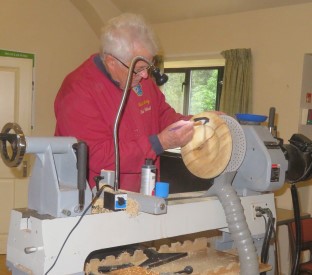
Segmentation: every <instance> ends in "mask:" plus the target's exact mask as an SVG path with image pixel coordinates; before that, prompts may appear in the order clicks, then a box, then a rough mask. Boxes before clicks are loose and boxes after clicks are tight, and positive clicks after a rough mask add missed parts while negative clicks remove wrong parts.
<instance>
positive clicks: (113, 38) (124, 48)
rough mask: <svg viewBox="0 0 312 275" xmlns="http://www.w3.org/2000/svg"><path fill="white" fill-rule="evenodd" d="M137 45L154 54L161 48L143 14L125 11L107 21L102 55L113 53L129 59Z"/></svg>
mask: <svg viewBox="0 0 312 275" xmlns="http://www.w3.org/2000/svg"><path fill="white" fill-rule="evenodd" d="M135 45H139V46H141V47H143V48H144V49H146V50H147V51H148V52H149V53H150V54H151V55H152V56H155V55H156V54H157V52H158V50H159V47H158V41H157V39H156V36H155V34H154V31H153V30H152V28H151V27H150V26H149V25H148V24H147V23H146V22H145V20H144V18H143V17H142V16H141V15H137V14H131V13H124V14H122V15H120V16H117V17H114V18H112V19H110V20H109V21H108V22H107V25H106V26H105V28H104V29H103V31H102V35H101V55H104V54H112V55H114V56H116V57H118V58H120V59H122V60H127V61H129V60H130V59H131V58H132V57H133V52H134V48H135Z"/></svg>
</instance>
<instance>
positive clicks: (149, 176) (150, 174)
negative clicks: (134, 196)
mask: <svg viewBox="0 0 312 275" xmlns="http://www.w3.org/2000/svg"><path fill="white" fill-rule="evenodd" d="M155 182H156V166H155V165H154V164H153V160H152V159H145V163H144V165H143V166H142V174H141V189H140V193H141V194H144V195H149V196H153V195H154V192H155Z"/></svg>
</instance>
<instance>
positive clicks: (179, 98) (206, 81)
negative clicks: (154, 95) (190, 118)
mask: <svg viewBox="0 0 312 275" xmlns="http://www.w3.org/2000/svg"><path fill="white" fill-rule="evenodd" d="M223 68H224V67H223V66H222V67H205V68H174V69H165V73H166V74H167V75H168V77H169V80H168V82H167V83H166V84H165V85H164V87H163V91H164V93H165V96H166V100H167V102H168V103H169V104H170V105H171V106H172V107H173V108H174V109H175V110H176V111H177V112H179V113H183V114H186V115H188V114H198V113H201V112H203V111H208V110H218V109H219V103H220V95H221V88H222V87H221V85H222V78H223Z"/></svg>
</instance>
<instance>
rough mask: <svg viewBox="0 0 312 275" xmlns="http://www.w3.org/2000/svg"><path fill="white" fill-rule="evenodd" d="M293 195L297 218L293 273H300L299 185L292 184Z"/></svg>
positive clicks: (292, 274) (296, 274)
mask: <svg viewBox="0 0 312 275" xmlns="http://www.w3.org/2000/svg"><path fill="white" fill-rule="evenodd" d="M290 190H291V197H292V202H293V208H294V218H295V227H296V236H295V255H294V257H293V265H292V269H291V275H298V274H299V263H300V252H301V248H302V244H301V220H300V206H299V198H298V192H297V187H296V185H295V184H291V188H290Z"/></svg>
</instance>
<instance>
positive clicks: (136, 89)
mask: <svg viewBox="0 0 312 275" xmlns="http://www.w3.org/2000/svg"><path fill="white" fill-rule="evenodd" d="M133 91H134V92H135V93H136V94H137V95H138V96H142V95H143V90H142V87H141V84H138V85H136V86H135V87H133Z"/></svg>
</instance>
